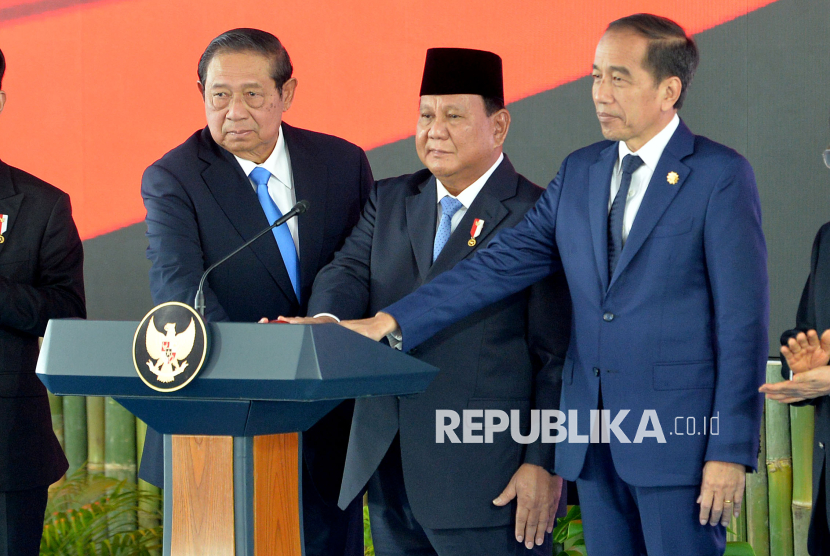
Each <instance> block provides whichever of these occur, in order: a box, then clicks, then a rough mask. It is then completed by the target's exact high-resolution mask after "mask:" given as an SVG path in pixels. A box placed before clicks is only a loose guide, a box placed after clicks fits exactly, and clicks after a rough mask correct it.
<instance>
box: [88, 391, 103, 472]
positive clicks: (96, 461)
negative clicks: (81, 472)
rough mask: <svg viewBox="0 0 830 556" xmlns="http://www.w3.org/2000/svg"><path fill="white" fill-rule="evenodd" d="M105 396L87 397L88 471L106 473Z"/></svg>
mask: <svg viewBox="0 0 830 556" xmlns="http://www.w3.org/2000/svg"><path fill="white" fill-rule="evenodd" d="M104 423H105V421H104V398H101V397H97V396H88V397H87V398H86V435H87V436H86V437H87V466H86V469H87V472H88V473H89V474H90V475H91V474H95V473H97V474H103V473H104Z"/></svg>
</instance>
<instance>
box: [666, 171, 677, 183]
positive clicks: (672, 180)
mask: <svg viewBox="0 0 830 556" xmlns="http://www.w3.org/2000/svg"><path fill="white" fill-rule="evenodd" d="M666 181H667V182H669V183H670V184H672V185H677V182H678V181H680V176H679V175H677V172H669V175H668V176H666Z"/></svg>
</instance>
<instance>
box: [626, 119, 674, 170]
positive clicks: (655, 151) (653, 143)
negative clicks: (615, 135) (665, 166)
mask: <svg viewBox="0 0 830 556" xmlns="http://www.w3.org/2000/svg"><path fill="white" fill-rule="evenodd" d="M679 125H680V117H679V116H678V115H677V114H675V115H674V118H672V120H671V121H670V122H669V125H667V126H666V127H664V128H663V129H662V130H660V133H658V134H657V135H655V136H654V137H652V138H651V139H649V141H648V143H646V144H645V145H643V146H642V147H640V150H638V151H637V152H636V153H632V152H631V150H630V149H629V148H628V145H626V144H625V141H620V143H619V145H620V147H619V153H620V154H619V163H618V167H621V165H622V159H623V158H625V156H626V155H629V154H636V155H637V156H639V157H640V158H641V159H642V160H643V164H645V165H646V166H648V168H649V169H650V170H651V171H652V172H654V170H655V169H656V168H657V163H658V162H659V161H660V157H661V156H663V151H664V150H665V148H666V145H668V144H669V141H670V140H671V137H672V135H674V132H675V130H677V126H679Z"/></svg>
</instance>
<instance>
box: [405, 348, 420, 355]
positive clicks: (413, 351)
mask: <svg viewBox="0 0 830 556" xmlns="http://www.w3.org/2000/svg"><path fill="white" fill-rule="evenodd" d="M406 353H408V354H409V355H415V354H416V353H418V348H412V349H410V350H409V351H407V352H406Z"/></svg>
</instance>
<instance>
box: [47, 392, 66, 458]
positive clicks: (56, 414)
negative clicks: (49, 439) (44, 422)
mask: <svg viewBox="0 0 830 556" xmlns="http://www.w3.org/2000/svg"><path fill="white" fill-rule="evenodd" d="M47 394H48V395H49V411H50V412H51V413H52V430H53V431H55V436H57V437H58V442H60V445H61V449H63V447H64V440H63V400H61V399H60V398H59V397H58V396H56V395H54V394H53V393H52V392H47Z"/></svg>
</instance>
